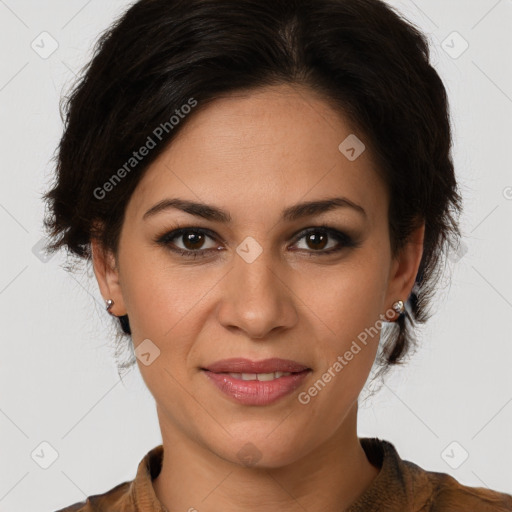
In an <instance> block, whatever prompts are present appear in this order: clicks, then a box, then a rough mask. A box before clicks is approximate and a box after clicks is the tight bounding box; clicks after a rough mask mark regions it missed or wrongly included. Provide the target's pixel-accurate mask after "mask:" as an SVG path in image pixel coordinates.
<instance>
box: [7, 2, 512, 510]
mask: <svg viewBox="0 0 512 512" xmlns="http://www.w3.org/2000/svg"><path fill="white" fill-rule="evenodd" d="M390 3H391V4H392V5H395V6H397V7H398V8H399V9H400V11H401V12H402V13H403V14H404V15H405V16H406V17H407V18H408V19H409V20H411V21H412V22H413V23H415V24H416V25H418V26H419V27H420V28H421V29H422V30H423V31H424V32H426V33H427V34H428V36H429V39H430V42H431V50H432V61H433V64H434V66H435V67H436V69H437V70H438V72H439V73H440V75H441V77H442V78H443V80H444V82H445V84H446V87H447V90H448V94H449V99H450V105H451V113H452V123H453V128H454V150H453V155H454V161H455V165H456V169H457V174H458V178H459V181H460V184H461V189H462V193H463V196H464V201H465V212H464V215H463V218H462V228H463V231H464V246H463V248H462V249H461V251H460V258H459V259H457V258H453V261H452V263H453V265H452V267H453V269H452V280H451V286H448V285H446V286H444V287H443V289H442V290H441V291H440V293H439V294H438V300H437V302H436V304H434V308H435V311H436V313H435V315H434V317H433V318H432V319H431V320H430V321H429V323H428V324H427V325H426V326H425V327H424V328H423V329H421V331H420V340H421V348H420V350H419V351H418V353H417V354H416V355H415V356H414V358H413V359H412V360H411V361H410V362H409V364H408V365H407V366H405V367H403V368H401V369H399V370H396V371H394V372H393V373H392V374H391V375H390V376H389V377H388V379H387V380H386V384H385V386H383V388H382V389H381V391H380V392H379V393H378V394H376V395H375V396H374V397H372V398H371V399H369V400H367V401H364V403H363V404H362V405H361V407H360V416H359V435H360V436H377V437H380V438H382V439H387V440H389V441H391V442H392V443H394V445H395V446H396V448H397V450H398V452H399V454H400V456H401V457H402V458H405V459H407V460H411V461H413V462H415V463H416V464H418V465H420V466H421V467H423V468H425V469H428V470H431V471H439V472H445V473H449V474H451V475H453V476H454V477H455V478H456V479H457V480H459V481H460V482H461V483H463V484H465V485H472V486H480V487H489V488H492V489H496V490H500V491H503V492H508V493H512V469H511V466H510V460H512V435H511V433H512V371H511V361H512V337H511V335H510V330H511V327H510V320H511V319H512V270H511V261H512V258H511V256H512V229H511V220H512V166H511V164H512V157H511V152H510V150H511V135H512V129H511V127H512V126H511V125H512V121H511V120H512V70H511V64H510V63H511V62H512V51H511V49H512V32H511V30H510V27H511V26H512V1H510V0H499V1H498V0H472V1H468V0H428V1H427V0H416V1H411V0H402V1H399V2H390ZM129 4H130V2H127V1H125V0H109V1H108V2H105V1H102V0H89V1H84V0H46V1H44V2H41V1H39V0H0V52H1V56H2V57H1V62H2V64H1V69H0V104H1V118H0V123H1V133H0V135H1V136H0V141H1V145H2V146H1V148H2V150H1V153H0V154H1V163H0V165H1V173H0V180H1V181H0V227H1V244H2V245H1V247H2V250H1V252H0V254H1V256H0V257H1V265H0V311H1V313H0V314H1V325H0V332H1V334H0V342H1V357H0V390H1V392H0V434H1V435H0V511H9V512H26V511H27V510H31V511H36V510H37V511H52V510H55V509H58V508H61V507H64V506H65V505H69V504H71V503H74V502H77V501H80V500H83V499H85V497H86V496H88V495H91V494H99V493H103V492H106V491H107V490H109V489H111V488H112V487H114V486H115V485H117V484H119V483H121V482H123V481H126V480H131V479H133V478H134V476H135V471H136V468H137V465H138V463H139V461H140V460H141V458H142V457H143V456H144V455H145V454H146V453H147V451H148V450H149V449H151V448H152V447H154V446H156V445H157V444H160V443H161V437H160V431H159V426H158V422H157V417H156V412H155V406H154V402H153V399H152V397H151V395H150V394H149V392H148V391H147V389H146V388H145V385H144V383H143V381H142V379H141V377H140V374H139V372H138V369H137V368H135V370H134V371H132V372H131V373H130V374H129V375H128V376H126V377H125V378H124V379H123V381H120V379H119V376H118V374H117V370H116V365H115V360H114V358H113V350H112V330H111V328H110V327H109V326H110V324H111V319H110V317H109V316H108V314H107V313H106V312H105V311H104V305H103V301H102V297H101V295H100V293H99V290H98V287H97V284H96V281H95V279H94V277H93V275H92V274H91V273H90V272H89V273H87V272H86V273H82V274H69V273H67V272H66V271H65V270H64V269H63V267H62V265H63V264H64V263H65V258H64V254H59V255H56V256H54V257H53V258H51V259H50V260H49V261H45V259H44V258H42V257H41V255H40V253H39V252H38V247H40V245H38V244H40V243H41V239H42V238H43V236H44V231H43V228H42V218H43V213H44V207H43V203H42V201H41V194H42V193H43V192H45V191H46V189H47V187H48V184H49V183H50V178H51V174H52V171H53V163H52V162H51V160H50V159H51V157H52V155H53V152H54V150H55V148H56V146H57V144H58V141H59V137H60V135H61V133H62V123H61V119H60V116H59V110H58V104H59V98H60V96H61V94H62V92H63V88H65V87H66V88H67V87H69V85H70V84H71V82H72V80H73V79H74V74H75V73H76V72H77V71H78V70H79V69H80V68H81V67H82V66H83V65H84V64H85V63H86V61H87V59H88V58H89V57H90V55H91V50H92V46H93V43H94V41H95V40H96V38H97V37H98V35H99V34H100V32H101V31H103V30H104V29H105V28H107V26H108V25H109V24H111V23H112V22H113V21H114V19H115V18H116V17H117V16H118V14H120V13H121V12H122V11H124V10H125V9H126V8H127V7H128V5H129ZM44 33H46V34H44ZM52 45H53V46H52ZM56 45H58V47H57V46H56ZM45 52H47V53H50V52H52V53H51V55H47V54H45ZM397 143H399V141H397ZM38 455H39V456H38ZM43 466H48V467H47V468H45V467H43Z"/></svg>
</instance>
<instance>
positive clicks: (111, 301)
mask: <svg viewBox="0 0 512 512" xmlns="http://www.w3.org/2000/svg"><path fill="white" fill-rule="evenodd" d="M105 303H106V304H107V311H108V312H110V308H111V307H112V306H113V305H114V301H113V300H112V299H108V300H106V301H105Z"/></svg>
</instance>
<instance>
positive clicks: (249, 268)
mask: <svg viewBox="0 0 512 512" xmlns="http://www.w3.org/2000/svg"><path fill="white" fill-rule="evenodd" d="M287 281H288V282H287ZM298 300H299V299H298V297H296V296H295V295H294V293H293V285H292V283H291V282H290V273H289V272H288V271H287V270H284V269H283V265H279V264H278V263H277V264H276V262H272V261H271V257H270V256H267V255H266V253H265V251H263V252H262V253H261V254H260V256H258V258H256V259H255V260H254V261H252V262H250V263H249V262H247V261H245V260H244V259H243V258H242V257H240V256H239V255H238V254H236V255H235V259H234V263H233V268H232V269H231V270H230V272H229V273H228V274H227V276H226V277H225V278H224V279H223V285H222V295H221V299H220V304H219V306H218V308H217V315H218V321H219V322H220V323H221V325H223V326H224V327H225V328H226V329H229V330H232V331H233V330H240V331H242V332H243V333H244V334H245V336H247V337H248V338H251V339H264V338H268V336H269V335H270V333H272V332H274V331H276V332H277V331H281V330H284V329H286V328H288V329H289V328H291V327H293V326H294V325H295V323H296V322H297V320H298V315H297V308H296V304H297V302H298Z"/></svg>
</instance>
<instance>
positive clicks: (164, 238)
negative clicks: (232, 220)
mask: <svg viewBox="0 0 512 512" xmlns="http://www.w3.org/2000/svg"><path fill="white" fill-rule="evenodd" d="M188 232H195V233H200V234H203V235H205V236H208V237H209V238H211V239H212V240H215V241H218V242H221V243H222V244H226V241H225V240H222V238H221V237H219V236H218V235H217V234H216V233H214V232H213V231H212V230H210V229H208V228H202V227H199V226H185V227H178V226H175V227H174V228H170V229H167V230H166V231H165V232H164V233H163V234H162V235H160V236H157V237H156V239H155V241H156V242H157V243H159V244H162V245H164V246H166V247H168V248H169V250H171V251H172V252H175V253H178V254H181V255H182V256H184V257H191V258H192V257H193V258H195V257H198V256H199V257H203V256H204V257H206V256H208V255H209V254H211V253H212V252H213V251H218V250H220V249H219V248H215V249H214V248H209V249H197V250H191V249H181V248H179V247H177V248H171V247H170V246H171V245H172V244H171V240H173V239H176V238H179V237H180V236H182V235H184V234H185V233H188ZM315 232H324V233H326V234H327V235H328V236H330V237H331V238H334V239H335V240H336V241H337V242H338V245H339V244H341V245H342V246H341V247H338V248H330V249H325V250H317V251H315V250H313V249H311V250H307V249H299V251H306V252H307V253H309V254H310V255H311V256H314V255H318V256H321V255H329V254H334V253H338V252H341V251H342V250H343V249H346V248H350V247H358V246H359V245H360V242H357V241H356V240H355V239H354V238H353V237H352V236H351V235H349V234H347V233H346V232H345V231H342V230H340V229H338V228H335V227H332V226H328V225H326V224H317V225H312V226H309V227H307V228H304V229H301V230H300V231H299V232H298V233H297V234H296V235H294V236H293V238H292V245H295V244H296V243H297V242H298V241H300V240H301V239H302V238H304V237H305V236H307V235H308V234H310V233H315ZM192 255H193V256H192Z"/></svg>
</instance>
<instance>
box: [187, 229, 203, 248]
mask: <svg viewBox="0 0 512 512" xmlns="http://www.w3.org/2000/svg"><path fill="white" fill-rule="evenodd" d="M194 238H195V239H196V240H195V242H194ZM202 242H203V234H202V233H189V234H188V235H185V246H186V247H187V244H188V245H189V246H190V245H191V247H188V248H189V249H198V248H199V247H200V246H201V243H202Z"/></svg>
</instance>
